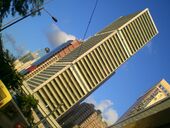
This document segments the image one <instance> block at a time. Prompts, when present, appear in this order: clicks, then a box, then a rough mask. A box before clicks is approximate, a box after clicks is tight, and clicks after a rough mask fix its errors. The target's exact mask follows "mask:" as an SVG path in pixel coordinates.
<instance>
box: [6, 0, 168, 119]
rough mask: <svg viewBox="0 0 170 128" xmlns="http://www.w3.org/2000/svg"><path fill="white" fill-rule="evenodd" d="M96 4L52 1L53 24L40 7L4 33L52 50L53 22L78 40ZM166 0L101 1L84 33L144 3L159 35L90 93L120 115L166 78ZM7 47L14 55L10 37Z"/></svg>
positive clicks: (32, 46)
mask: <svg viewBox="0 0 170 128" xmlns="http://www.w3.org/2000/svg"><path fill="white" fill-rule="evenodd" d="M94 3H95V0H72V1H69V0H53V1H51V2H50V3H48V4H47V5H45V7H46V9H47V10H48V11H49V12H50V13H51V14H52V15H54V16H56V17H57V19H58V23H57V24H54V23H53V21H52V20H51V19H50V17H49V16H48V15H47V14H46V13H45V12H42V15H41V16H38V17H29V18H27V19H25V20H23V21H22V22H20V23H17V24H16V25H14V26H12V27H10V28H8V29H6V30H5V31H3V33H4V35H11V36H12V38H13V40H15V42H16V45H17V46H18V47H21V46H22V48H23V47H24V49H25V51H27V50H29V51H35V50H37V49H40V48H45V47H50V48H51V49H52V48H54V47H52V46H53V45H51V43H50V42H49V39H48V36H47V35H48V33H49V31H50V32H51V28H52V27H53V26H54V25H57V26H58V28H59V29H60V30H62V31H64V32H66V33H68V34H71V35H74V36H75V37H76V38H77V39H82V37H83V34H84V31H85V28H86V26H87V23H88V20H89V17H90V14H91V12H92V9H93V6H94ZM169 5H170V1H169V0H164V1H161V0H157V1H156V0H149V1H148V0H141V1H139V0H138V1H137V0H99V3H98V6H97V8H96V11H95V13H94V17H93V19H92V22H91V24H90V27H89V31H88V33H87V36H86V38H87V37H89V36H92V35H93V34H95V33H96V32H98V31H99V30H101V29H103V28H104V27H105V26H106V25H108V24H110V23H111V22H112V21H114V20H115V19H117V18H118V17H120V16H123V15H127V14H130V13H134V12H136V11H139V10H143V9H145V8H149V10H150V12H151V15H152V17H153V19H154V21H155V24H156V26H157V28H158V31H159V34H158V35H157V36H156V37H155V38H154V39H152V40H151V42H150V43H149V44H148V45H146V46H145V47H144V48H143V49H141V50H140V51H139V52H138V53H137V54H135V55H134V56H133V57H132V58H130V59H129V60H128V61H127V62H126V63H125V64H123V65H122V66H121V67H120V68H119V69H118V70H117V72H116V74H115V75H113V76H112V77H111V78H110V79H109V80H108V81H107V82H105V83H104V84H103V85H102V86H101V87H100V88H99V89H97V90H96V91H95V92H94V93H93V94H92V95H91V99H93V100H95V102H96V104H98V105H99V104H100V103H103V102H104V101H109V102H111V103H110V104H109V105H110V106H109V107H110V108H112V109H113V110H114V111H116V112H117V113H118V116H121V115H122V114H123V113H124V112H125V111H126V110H127V109H128V108H129V107H130V106H131V105H132V104H133V103H134V102H135V101H136V99H137V98H138V97H139V96H141V95H142V94H144V92H145V91H146V90H148V89H149V88H151V87H152V86H153V85H154V84H156V83H157V82H158V81H160V80H161V79H162V78H164V79H166V80H167V81H168V82H170V68H169V66H170V54H169V49H170V41H169V37H170V33H169V28H170V14H169V12H170V7H169ZM10 20H11V18H8V19H6V20H5V22H8V21H10ZM5 46H6V47H7V48H9V49H10V51H11V52H13V53H14V54H15V55H16V56H18V53H17V52H16V51H15V50H14V48H12V46H11V43H10V41H9V40H8V39H5ZM104 103H105V102H104Z"/></svg>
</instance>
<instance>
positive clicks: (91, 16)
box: [76, 0, 99, 58]
mask: <svg viewBox="0 0 170 128" xmlns="http://www.w3.org/2000/svg"><path fill="white" fill-rule="evenodd" d="M98 2H99V0H96V2H95V5H94V8H93V11H92V13H91V15H90V19H89V22H88V24H87V27H86V30H85V32H84V35H83V41H84V39H85V37H86V35H87V32H88V29H89V26H90V23H91V21H92V18H93V15H94V12H95V10H96V7H97V4H98ZM82 45H83V44H81V46H80V48H79V51H78V53H77V56H76V58H78V56H79V55H80V52H81V50H82Z"/></svg>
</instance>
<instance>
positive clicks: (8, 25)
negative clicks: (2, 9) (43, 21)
mask: <svg viewBox="0 0 170 128" xmlns="http://www.w3.org/2000/svg"><path fill="white" fill-rule="evenodd" d="M42 9H43V10H44V11H45V12H46V13H47V14H48V15H49V16H50V17H51V18H52V20H53V21H54V22H57V21H58V20H57V19H56V18H55V17H54V16H52V15H51V14H50V13H49V12H48V11H47V10H46V9H45V8H44V7H41V8H39V9H37V10H34V11H32V12H30V13H28V14H26V15H25V16H23V17H21V18H20V19H17V20H14V21H13V22H12V23H10V24H9V23H7V25H6V26H5V27H2V28H0V32H2V31H3V30H5V29H7V28H8V27H10V26H12V25H14V24H16V23H18V22H19V21H22V20H23V19H25V18H27V17H29V16H31V15H32V14H34V13H36V12H39V11H41V10H42Z"/></svg>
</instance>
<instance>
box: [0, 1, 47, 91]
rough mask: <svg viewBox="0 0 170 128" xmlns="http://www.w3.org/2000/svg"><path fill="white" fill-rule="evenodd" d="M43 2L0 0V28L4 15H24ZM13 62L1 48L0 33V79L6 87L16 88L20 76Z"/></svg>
mask: <svg viewBox="0 0 170 128" xmlns="http://www.w3.org/2000/svg"><path fill="white" fill-rule="evenodd" d="M43 3H44V0H0V28H1V27H2V22H3V19H4V18H5V17H8V16H10V15H11V16H14V15H15V14H18V15H21V16H24V15H26V14H27V13H29V12H31V11H34V10H37V9H39V8H40V7H41V6H42V5H43ZM34 15H35V14H34ZM13 62H14V57H13V56H12V55H11V54H10V52H9V51H8V50H5V49H4V48H3V39H2V33H0V65H1V67H0V79H1V80H2V81H3V82H4V84H5V85H6V86H7V87H8V88H9V87H12V88H18V87H19V86H20V85H21V83H22V77H21V76H20V75H19V73H18V72H17V71H16V70H15V69H14V65H13Z"/></svg>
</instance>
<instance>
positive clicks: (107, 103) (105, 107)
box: [85, 97, 118, 125]
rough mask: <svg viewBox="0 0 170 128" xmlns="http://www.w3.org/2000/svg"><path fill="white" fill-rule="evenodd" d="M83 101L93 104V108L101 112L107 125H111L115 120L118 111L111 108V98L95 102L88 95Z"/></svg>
mask: <svg viewBox="0 0 170 128" xmlns="http://www.w3.org/2000/svg"><path fill="white" fill-rule="evenodd" d="M85 102H87V103H92V104H94V105H95V108H96V109H98V110H100V111H101V112H102V117H103V118H104V120H105V121H106V122H107V124H108V125H112V124H113V123H115V122H116V121H117V119H118V113H117V111H116V110H115V109H114V108H113V102H112V101H111V100H109V99H105V100H102V101H100V102H99V103H97V102H96V100H95V99H94V98H93V97H88V98H87V99H86V100H85Z"/></svg>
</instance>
